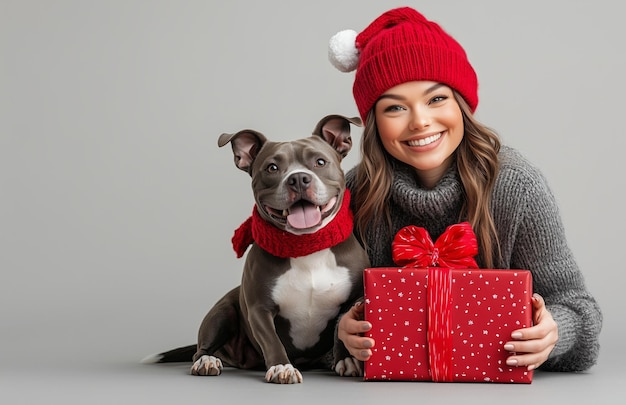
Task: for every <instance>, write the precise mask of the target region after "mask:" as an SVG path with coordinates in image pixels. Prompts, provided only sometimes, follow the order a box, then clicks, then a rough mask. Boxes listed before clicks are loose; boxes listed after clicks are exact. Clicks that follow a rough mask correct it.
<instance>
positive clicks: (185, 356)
mask: <svg viewBox="0 0 626 405" xmlns="http://www.w3.org/2000/svg"><path fill="white" fill-rule="evenodd" d="M350 124H354V125H358V126H360V125H361V120H360V119H359V118H356V117H355V118H346V117H343V116H340V115H329V116H326V117H324V118H322V119H321V120H320V121H319V123H318V124H317V126H316V127H315V129H314V131H313V135H312V136H309V137H307V138H303V139H298V140H294V141H291V142H271V141H268V140H267V139H266V137H265V136H264V135H263V134H261V133H259V132H257V131H254V130H249V129H247V130H242V131H239V132H237V133H235V134H222V135H221V136H220V137H219V139H218V145H219V146H220V147H222V146H225V145H226V144H228V143H230V144H231V146H232V150H233V154H234V160H235V165H236V166H237V168H239V169H241V170H243V171H245V172H247V173H248V174H249V175H250V176H251V178H252V191H253V193H254V199H255V202H256V204H255V207H254V209H253V213H252V216H251V217H250V218H249V219H248V220H247V221H246V222H244V224H243V225H242V226H241V227H240V228H239V229H238V230H237V231H236V232H235V236H233V239H232V241H233V246H234V248H235V250H236V252H237V254H238V256H239V257H241V256H242V255H243V254H244V252H245V251H246V249H247V247H248V245H249V244H251V248H250V249H249V251H248V254H247V257H246V260H245V264H244V269H243V275H242V279H241V284H240V285H239V286H237V287H235V288H234V289H232V290H231V291H230V292H228V293H227V294H226V295H225V296H223V297H222V298H221V299H220V300H219V301H218V302H217V303H216V304H215V305H214V306H213V307H212V308H211V310H210V311H209V312H208V314H207V315H206V316H205V318H204V320H203V321H202V324H201V325H200V329H199V332H198V343H197V345H190V346H185V347H181V348H178V349H174V350H170V351H168V352H164V353H160V354H158V355H155V356H150V357H149V358H147V359H145V360H144V362H157V363H165V362H173V361H190V360H191V361H193V365H192V367H191V374H193V375H219V374H221V372H222V369H223V367H224V366H230V367H237V368H242V369H263V370H265V371H266V374H265V380H266V381H267V382H274V383H280V384H292V383H300V382H302V374H301V373H300V371H299V370H298V369H302V370H304V369H313V368H318V369H319V368H325V369H333V370H334V371H335V372H336V373H337V374H339V375H348V376H360V375H362V369H361V365H360V363H359V362H358V361H357V360H356V359H354V358H353V357H351V356H350V354H349V353H348V351H347V350H346V348H345V347H344V345H343V343H342V342H341V341H339V340H338V339H337V336H336V330H335V326H336V323H337V319H338V315H339V314H341V313H344V312H346V311H347V310H348V309H349V307H350V306H351V305H352V303H353V302H354V301H355V300H356V299H357V298H359V297H360V296H362V295H363V279H362V274H363V270H364V269H365V268H367V267H369V265H370V263H369V259H368V257H367V255H366V253H365V251H364V250H363V248H362V247H361V245H360V244H359V242H358V241H357V239H356V238H355V237H354V235H353V233H352V213H351V211H350V209H349V198H350V195H349V192H348V191H347V190H346V188H345V181H344V172H343V170H342V169H341V167H340V165H341V160H342V159H343V157H345V156H346V155H347V153H348V152H349V151H350V149H351V147H352V139H351V137H350Z"/></svg>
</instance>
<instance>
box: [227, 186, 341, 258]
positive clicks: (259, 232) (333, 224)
mask: <svg viewBox="0 0 626 405" xmlns="http://www.w3.org/2000/svg"><path fill="white" fill-rule="evenodd" d="M351 233H352V211H351V210H350V192H349V191H348V190H347V189H346V191H345V194H344V196H343V203H342V204H341V208H339V212H337V215H336V216H335V218H333V220H332V221H330V222H329V223H328V225H326V226H325V227H323V228H322V229H320V230H318V231H317V232H315V233H310V234H304V235H294V234H292V233H290V232H287V231H284V230H282V229H279V228H277V227H275V226H274V225H272V224H270V223H268V222H267V221H265V220H264V219H263V218H261V215H260V214H259V213H258V211H257V207H256V205H255V207H254V209H253V210H252V216H251V217H250V218H248V219H247V220H246V221H245V222H244V223H243V224H241V226H239V228H237V230H236V231H235V234H234V236H233V238H232V243H233V249H235V252H236V253H237V257H242V256H243V254H244V253H245V252H246V249H247V248H248V246H249V245H251V244H252V243H253V242H254V243H256V244H257V245H259V247H261V248H262V249H263V250H265V251H267V252H269V253H271V254H272V255H274V256H277V257H281V258H284V259H286V258H290V257H300V256H307V255H310V254H311V253H314V252H317V251H320V250H322V249H327V248H330V247H333V246H335V245H338V244H339V243H341V242H343V241H344V240H346V239H348V237H349V236H350V234H351Z"/></svg>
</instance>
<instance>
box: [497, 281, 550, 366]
mask: <svg viewBox="0 0 626 405" xmlns="http://www.w3.org/2000/svg"><path fill="white" fill-rule="evenodd" d="M532 305H533V323H534V325H533V326H531V327H529V328H524V329H517V330H514V331H513V332H512V333H511V339H513V340H511V341H508V342H506V343H505V344H504V350H508V351H510V352H515V353H516V354H514V355H512V356H510V357H509V358H507V360H506V364H507V365H509V366H522V367H526V368H527V369H528V370H529V371H530V370H533V369H536V368H537V367H539V366H540V365H541V364H543V362H545V361H546V360H547V359H548V356H549V355H550V352H551V351H552V349H554V346H555V345H556V342H557V341H558V340H559V333H558V327H557V324H556V322H555V321H554V319H553V318H552V314H550V312H549V311H548V310H547V309H546V303H545V302H544V300H543V297H542V296H541V295H539V294H537V293H535V294H533V297H532Z"/></svg>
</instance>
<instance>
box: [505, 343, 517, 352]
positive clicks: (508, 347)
mask: <svg viewBox="0 0 626 405" xmlns="http://www.w3.org/2000/svg"><path fill="white" fill-rule="evenodd" d="M504 350H508V351H510V352H512V351H513V350H515V346H513V345H512V344H511V343H507V344H505V345H504Z"/></svg>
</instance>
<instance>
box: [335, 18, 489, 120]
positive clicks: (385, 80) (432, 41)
mask: <svg viewBox="0 0 626 405" xmlns="http://www.w3.org/2000/svg"><path fill="white" fill-rule="evenodd" d="M328 56H329V59H330V61H331V63H332V64H333V65H334V66H335V67H336V68H337V69H339V70H341V71H343V72H351V71H353V70H355V69H356V75H355V78H354V86H353V88H352V91H353V94H354V100H355V101H356V104H357V107H358V109H359V114H360V115H361V118H362V119H363V122H365V118H366V117H367V113H368V111H369V110H370V109H371V108H372V107H373V106H374V103H376V100H378V98H379V97H380V95H381V94H383V93H384V92H385V91H387V90H388V89H390V88H391V87H394V86H397V85H399V84H402V83H405V82H408V81H413V80H430V81H435V82H439V83H444V84H446V85H448V86H450V87H451V88H453V89H454V90H456V91H458V92H459V93H460V94H461V95H462V96H463V98H464V99H465V101H467V103H468V104H469V106H470V108H471V109H472V111H475V110H476V107H477V105H478V79H477V77H476V73H475V72H474V69H473V68H472V65H470V63H469V61H468V59H467V55H466V54H465V51H464V50H463V48H462V47H461V45H460V44H459V43H458V42H457V41H456V40H455V39H454V38H452V37H451V36H450V35H449V34H448V33H446V32H445V31H444V30H443V29H442V28H441V27H440V26H439V25H438V24H437V23H435V22H433V21H429V20H427V19H426V18H425V17H424V16H423V15H422V14H420V13H419V12H417V11H415V10H414V9H412V8H409V7H402V8H396V9H393V10H389V11H387V12H385V13H383V14H382V15H381V16H380V17H378V18H377V19H376V20H374V21H373V22H372V23H371V24H370V25H369V26H368V27H367V28H366V29H365V30H363V32H361V33H360V34H358V35H357V33H356V32H355V31H353V30H345V31H341V32H339V33H337V34H336V35H334V36H333V37H332V38H331V39H330V43H329V50H328Z"/></svg>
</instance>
